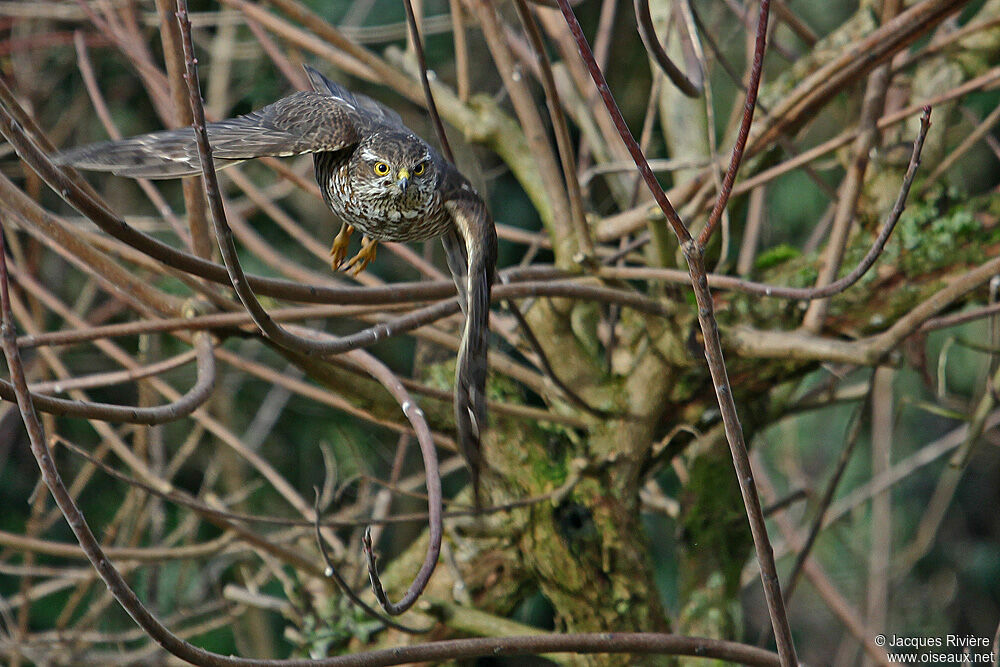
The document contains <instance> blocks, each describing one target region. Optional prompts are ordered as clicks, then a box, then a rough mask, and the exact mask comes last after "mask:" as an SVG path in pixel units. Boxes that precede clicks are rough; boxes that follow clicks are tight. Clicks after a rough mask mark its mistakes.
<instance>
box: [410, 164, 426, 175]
mask: <svg viewBox="0 0 1000 667" xmlns="http://www.w3.org/2000/svg"><path fill="white" fill-rule="evenodd" d="M426 171H427V163H426V162H421V163H420V164H418V165H417V166H416V167H414V168H413V175H414V176H423V175H424V172H426Z"/></svg>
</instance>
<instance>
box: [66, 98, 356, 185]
mask: <svg viewBox="0 0 1000 667" xmlns="http://www.w3.org/2000/svg"><path fill="white" fill-rule="evenodd" d="M360 124H361V119H360V113H359V112H358V110H357V109H356V108H355V107H353V106H351V105H349V104H346V103H345V102H344V101H343V100H341V99H339V98H336V97H333V96H331V95H329V94H326V93H321V92H316V91H303V92H298V93H295V94H293V95H290V96H288V97H285V98H282V99H280V100H278V101H277V102H275V103H273V104H270V105H268V106H266V107H264V108H262V109H259V110H257V111H252V112H250V113H248V114H245V115H243V116H237V117H236V118H227V119H225V120H220V121H217V122H214V123H209V124H208V126H207V130H208V139H209V142H210V143H211V145H212V155H213V157H214V158H215V159H216V167H217V168H218V169H222V168H224V167H227V166H229V165H232V164H236V163H238V162H242V161H244V160H249V159H252V158H257V157H266V156H271V157H288V156H291V155H301V154H303V153H318V152H324V151H338V150H342V149H344V148H347V147H348V146H351V145H353V144H356V143H357V142H358V141H359V140H360V130H359V125H360ZM54 159H55V162H56V163H57V164H65V165H71V166H74V167H77V168H80V169H90V170H94V171H110V172H112V173H115V174H118V175H120V176H129V177H132V178H177V177H179V176H190V175H194V174H198V173H200V172H201V160H200V159H199V157H198V146H197V143H196V141H195V135H194V130H193V129H192V128H190V127H186V128H180V129H176V130H164V131H160V132H152V133H150V134H143V135H139V136H137V137H131V138H129V139H124V140H122V141H107V142H102V143H98V144H91V145H88V146H81V147H79V148H74V149H71V150H68V151H66V152H64V153H60V154H58V155H56V156H55V158H54Z"/></svg>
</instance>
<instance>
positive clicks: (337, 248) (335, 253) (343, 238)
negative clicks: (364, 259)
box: [330, 222, 354, 271]
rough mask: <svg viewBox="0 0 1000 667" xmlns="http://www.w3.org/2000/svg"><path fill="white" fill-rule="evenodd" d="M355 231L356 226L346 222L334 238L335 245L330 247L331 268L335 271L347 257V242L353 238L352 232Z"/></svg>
mask: <svg viewBox="0 0 1000 667" xmlns="http://www.w3.org/2000/svg"><path fill="white" fill-rule="evenodd" d="M353 231H354V227H352V226H351V225H349V224H347V223H346V222H345V223H344V224H343V225H341V227H340V232H338V234H337V236H336V237H334V239H333V247H332V248H330V258H331V259H330V268H332V269H333V270H334V271H336V270H337V269H339V268H340V265H341V264H343V263H344V259H345V258H346V257H347V244H348V243H349V242H350V240H351V233H352V232H353Z"/></svg>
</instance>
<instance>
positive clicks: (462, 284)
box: [442, 179, 497, 509]
mask: <svg viewBox="0 0 1000 667" xmlns="http://www.w3.org/2000/svg"><path fill="white" fill-rule="evenodd" d="M461 181H462V182H461V184H460V185H459V187H458V188H457V189H455V190H452V191H450V192H446V193H445V197H446V199H445V204H444V205H445V208H446V209H447V210H448V213H449V214H450V215H451V218H452V220H453V221H454V223H455V228H454V229H453V230H451V231H449V232H448V233H447V234H445V235H444V236H443V237H442V243H443V244H444V248H445V252H446V254H447V258H448V268H449V269H450V270H451V275H452V278H453V279H454V280H455V284H456V286H457V287H458V294H459V302H460V303H461V304H462V310H463V311H464V313H465V328H464V331H463V332H462V344H461V347H460V348H459V351H458V361H457V362H456V365H455V423H456V425H457V427H458V443H459V449H460V451H461V453H462V456H463V457H464V458H465V461H466V464H467V465H468V466H469V475H470V477H471V478H472V490H473V497H474V499H475V504H476V508H477V509H478V508H479V507H480V498H479V478H480V470H481V466H482V456H481V453H480V449H481V436H482V433H483V431H484V430H485V429H486V370H487V369H486V355H487V351H488V343H487V335H488V334H489V316H490V290H491V289H492V287H493V278H494V275H495V273H496V262H497V233H496V227H495V226H494V224H493V218H492V217H491V216H490V213H489V211H488V210H487V209H486V204H485V203H484V202H483V200H482V199H481V198H480V197H479V195H478V194H476V191H475V190H473V189H472V187H471V186H470V185H469V184H468V182H467V181H465V179H461Z"/></svg>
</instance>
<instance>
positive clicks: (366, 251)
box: [344, 236, 378, 276]
mask: <svg viewBox="0 0 1000 667" xmlns="http://www.w3.org/2000/svg"><path fill="white" fill-rule="evenodd" d="M377 249H378V241H377V240H376V239H370V238H368V237H367V236H362V237H361V250H359V251H358V254H357V255H355V256H354V257H352V258H351V261H349V262H348V263H347V266H345V267H344V271H348V270H350V269H351V268H352V267H353V268H354V270H353V271H351V275H352V276H356V275H358V274H359V273H361V272H362V271H364V270H365V269H366V268H367V267H368V265H369V264H371V263H372V262H373V261H375V251H376V250H377Z"/></svg>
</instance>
